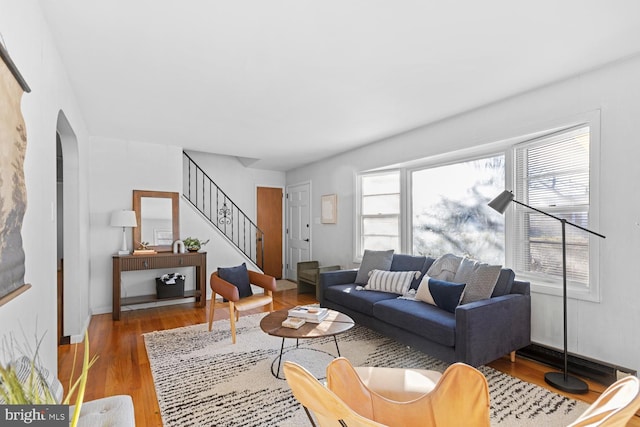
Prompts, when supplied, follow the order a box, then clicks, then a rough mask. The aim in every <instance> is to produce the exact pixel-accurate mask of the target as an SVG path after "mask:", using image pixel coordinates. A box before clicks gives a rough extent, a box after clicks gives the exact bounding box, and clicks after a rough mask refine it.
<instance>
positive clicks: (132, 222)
mask: <svg viewBox="0 0 640 427" xmlns="http://www.w3.org/2000/svg"><path fill="white" fill-rule="evenodd" d="M111 226H112V227H137V226H138V222H137V221H136V213H135V211H125V210H122V211H115V212H113V213H112V214H111Z"/></svg>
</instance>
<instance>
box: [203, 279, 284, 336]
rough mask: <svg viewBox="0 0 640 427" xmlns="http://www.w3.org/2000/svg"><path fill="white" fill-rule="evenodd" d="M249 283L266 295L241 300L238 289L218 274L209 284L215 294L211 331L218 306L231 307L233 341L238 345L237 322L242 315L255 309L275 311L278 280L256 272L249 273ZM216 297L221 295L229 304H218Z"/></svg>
mask: <svg viewBox="0 0 640 427" xmlns="http://www.w3.org/2000/svg"><path fill="white" fill-rule="evenodd" d="M248 273H249V282H250V283H251V284H252V285H256V286H259V287H261V288H263V289H264V293H261V294H254V295H251V296H248V297H244V298H240V294H239V293H238V288H236V287H235V286H234V285H232V284H231V283H229V282H227V281H226V280H223V279H221V278H220V277H219V276H218V273H217V272H215V273H212V274H211V280H210V282H209V284H210V286H211V290H212V291H213V294H212V295H211V302H210V306H209V331H211V329H212V327H213V315H214V313H215V307H216V306H217V305H219V306H224V305H228V306H229V320H230V322H231V340H232V341H233V343H234V344H235V343H236V321H237V320H238V319H239V318H240V313H241V312H243V311H247V310H253V309H254V308H258V307H264V306H265V305H268V306H269V311H270V312H271V311H273V291H275V290H276V279H275V278H274V277H272V276H268V275H266V274H262V273H258V272H256V271H249V272H248ZM216 295H221V296H222V297H223V298H224V299H226V300H227V301H228V302H222V303H221V302H217V301H216Z"/></svg>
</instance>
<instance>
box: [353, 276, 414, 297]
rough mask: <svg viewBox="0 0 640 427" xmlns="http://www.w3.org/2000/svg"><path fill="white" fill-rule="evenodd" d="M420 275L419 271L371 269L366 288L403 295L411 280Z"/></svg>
mask: <svg viewBox="0 0 640 427" xmlns="http://www.w3.org/2000/svg"><path fill="white" fill-rule="evenodd" d="M418 277H420V272H419V271H382V270H371V275H370V276H369V281H368V282H367V286H366V288H365V289H366V290H368V291H384V292H391V293H394V294H398V295H404V294H406V293H407V291H408V290H409V286H411V282H412V281H413V280H415V279H417V278H418Z"/></svg>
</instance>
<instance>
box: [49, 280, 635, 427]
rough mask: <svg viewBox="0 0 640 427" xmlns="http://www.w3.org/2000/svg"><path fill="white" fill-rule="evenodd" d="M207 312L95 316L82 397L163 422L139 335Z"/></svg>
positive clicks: (139, 419)
mask: <svg viewBox="0 0 640 427" xmlns="http://www.w3.org/2000/svg"><path fill="white" fill-rule="evenodd" d="M274 296H275V298H274V307H275V309H276V310H281V309H285V308H290V307H293V306H295V305H298V304H309V303H313V302H316V301H315V297H314V296H313V295H312V294H300V295H298V294H297V291H296V290H295V289H293V290H286V291H278V292H276V293H275V294H274ZM261 311H264V310H262V309H257V310H255V311H254V312H256V313H258V312H261ZM208 312H209V303H207V309H206V310H204V309H202V308H197V307H195V306H194V305H193V304H176V305H171V306H166V307H160V308H153V309H145V310H131V311H124V310H123V312H122V316H121V320H119V321H113V320H112V319H111V314H102V315H97V316H94V317H93V318H92V319H91V324H90V325H89V340H90V344H91V346H90V348H91V354H96V355H98V356H99V358H98V361H97V362H96V364H95V365H94V366H93V367H92V368H91V371H90V377H89V381H88V383H87V388H86V392H85V400H93V399H97V398H100V397H105V396H111V395H115V394H128V395H130V396H131V397H132V398H133V403H134V406H135V414H136V425H137V426H140V427H144V426H161V425H162V419H161V417H160V410H159V408H158V401H157V399H156V394H155V389H154V386H153V378H152V376H151V370H150V368H149V360H148V358H147V353H146V350H145V346H144V341H143V338H142V334H143V333H146V332H151V331H156V330H164V329H173V328H178V327H181V326H189V325H196V324H199V323H205V322H207V313H208ZM228 318H229V312H228V311H227V310H216V313H215V318H214V321H219V320H222V321H228V320H227V319H228ZM223 319H224V320H223ZM75 347H76V346H74V345H62V346H60V347H59V348H58V377H59V378H60V380H61V381H62V384H63V385H64V386H65V390H67V389H68V382H69V378H70V376H71V371H72V369H73V367H74V353H75V351H74V349H75ZM81 355H82V351H81V346H78V354H77V358H76V360H75V366H76V368H75V369H76V372H77V370H78V369H79V367H80V366H81V360H82V358H81ZM491 366H492V367H494V368H495V369H498V370H501V371H503V372H506V373H509V374H511V375H513V376H515V377H517V378H520V379H522V380H524V381H528V382H531V383H534V384H538V385H541V386H543V387H547V386H546V385H545V382H544V373H545V372H547V371H548V370H549V368H548V367H546V366H544V365H541V364H538V363H535V362H531V361H528V360H525V359H523V358H520V357H518V358H517V359H516V362H515V363H511V362H510V361H509V359H508V357H505V358H503V359H500V360H497V361H495V362H493V363H492V364H491ZM547 388H548V387H547ZM589 388H590V390H591V391H590V392H589V393H588V394H586V395H573V396H571V395H569V396H571V397H573V398H576V399H580V400H583V401H586V402H588V403H591V402H593V401H594V400H595V399H596V398H597V397H598V396H599V394H600V393H601V392H602V391H603V390H604V389H605V388H606V387H605V386H602V385H600V384H597V383H593V382H590V383H589ZM553 391H555V392H557V390H553ZM628 425H629V426H637V427H640V417H638V416H636V417H634V419H633V420H631V422H630V423H629V424H628Z"/></svg>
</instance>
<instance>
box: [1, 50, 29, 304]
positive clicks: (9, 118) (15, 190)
mask: <svg viewBox="0 0 640 427" xmlns="http://www.w3.org/2000/svg"><path fill="white" fill-rule="evenodd" d="M30 90H31V89H29V86H28V85H27V83H26V82H25V81H24V79H23V78H22V75H21V74H20V72H18V69H17V68H16V66H15V64H14V63H13V61H12V60H11V58H10V57H9V54H8V53H7V51H6V50H5V48H4V46H3V45H2V44H0V103H1V105H0V147H1V148H0V151H2V156H1V157H0V206H2V209H0V228H1V229H2V233H0V306H1V305H3V304H6V303H7V302H9V301H11V300H12V299H13V298H15V297H16V296H18V295H20V294H21V293H23V292H24V291H26V290H27V289H29V288H30V287H31V285H30V284H28V283H24V277H25V253H24V249H23V247H22V233H21V230H22V220H23V219H24V214H25V212H26V210H27V186H26V181H25V176H24V158H25V154H26V152H27V130H26V126H25V121H24V118H23V117H22V111H21V109H20V105H21V99H22V94H23V93H24V92H29V91H30Z"/></svg>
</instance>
